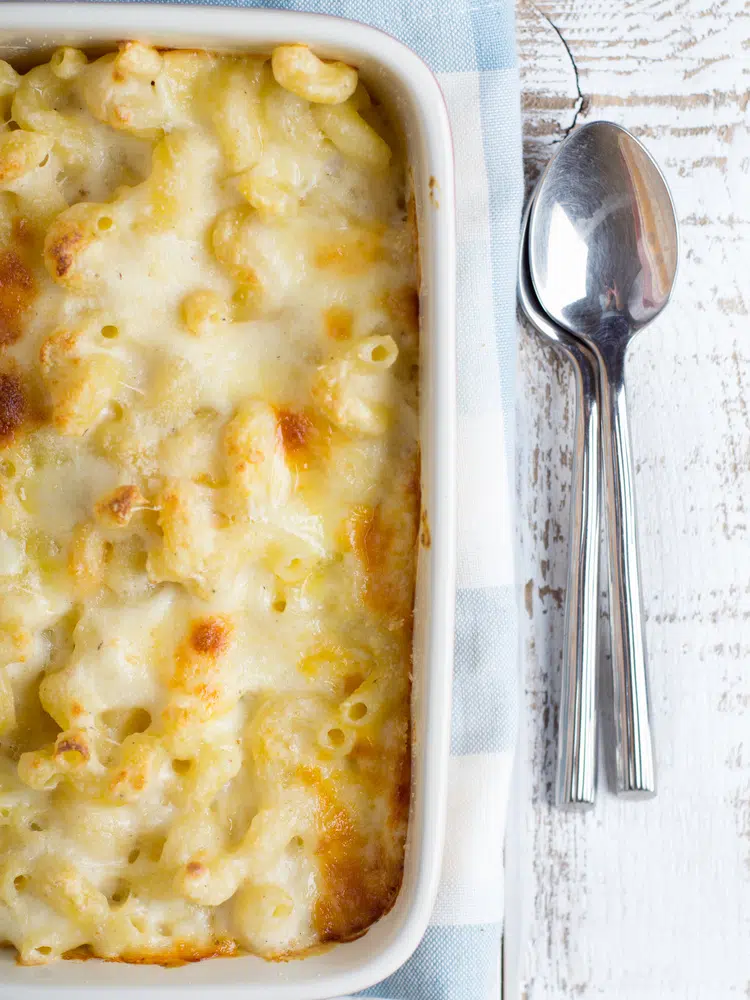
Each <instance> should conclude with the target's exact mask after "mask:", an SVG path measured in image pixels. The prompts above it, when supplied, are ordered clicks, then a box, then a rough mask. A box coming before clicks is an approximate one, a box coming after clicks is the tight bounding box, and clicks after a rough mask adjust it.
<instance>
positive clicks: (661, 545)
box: [506, 0, 750, 1000]
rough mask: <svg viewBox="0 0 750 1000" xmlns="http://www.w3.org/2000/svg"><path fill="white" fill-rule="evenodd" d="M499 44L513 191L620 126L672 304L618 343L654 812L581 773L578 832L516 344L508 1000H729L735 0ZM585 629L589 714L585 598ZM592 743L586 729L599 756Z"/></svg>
mask: <svg viewBox="0 0 750 1000" xmlns="http://www.w3.org/2000/svg"><path fill="white" fill-rule="evenodd" d="M518 31H519V46H520V59H521V67H522V81H523V91H524V98H523V100H524V104H523V107H524V125H525V157H526V167H527V180H528V182H529V183H531V182H532V181H533V180H534V179H535V177H536V176H537V174H538V172H539V169H540V167H541V166H542V165H543V164H544V163H545V161H546V160H547V159H548V157H549V155H550V154H551V152H552V151H553V150H554V148H555V143H557V142H559V141H560V139H561V138H562V137H564V136H565V135H566V134H567V132H568V131H569V130H570V129H571V128H572V127H573V125H574V124H579V123H581V122H584V121H591V120H592V119H597V118H608V119H612V120H614V121H617V122H620V123H622V124H623V125H625V126H627V127H628V128H629V129H631V130H632V131H633V132H634V133H635V134H636V135H637V136H639V137H640V138H641V139H642V140H643V141H644V142H645V143H646V144H647V146H648V148H649V149H650V150H651V152H652V153H653V154H654V155H655V157H656V158H657V160H658V161H659V163H660V164H661V165H662V167H663V169H664V171H665V173H666V175H667V179H668V181H669V183H670V186H671V188H672V191H673V194H674V197H675V201H676V204H677V208H678V214H679V217H680V223H681V232H682V261H681V273H680V276H679V288H678V291H677V294H676V297H675V300H674V302H673V304H672V305H671V306H670V308H669V309H668V311H667V313H666V314H665V315H664V316H663V318H662V319H660V320H658V321H657V322H656V323H655V324H654V325H653V327H652V328H649V330H648V331H647V332H646V333H644V334H643V335H642V338H641V339H639V340H636V342H635V344H634V345H633V348H632V353H631V357H630V360H629V365H628V371H627V375H628V398H629V402H630V412H631V417H632V430H633V436H634V453H635V462H636V488H637V504H638V514H639V527H640V545H641V563H642V575H643V590H644V594H645V611H646V621H647V643H648V649H649V655H650V664H651V681H652V697H653V712H654V725H655V728H656V734H657V740H658V746H657V752H658V763H659V775H658V778H659V794H658V797H657V798H656V799H655V800H654V801H653V802H621V801H619V800H617V799H616V798H615V797H614V796H613V795H612V793H611V791H610V790H609V789H610V787H611V778H610V777H608V775H607V774H606V773H604V772H605V769H604V768H602V769H601V772H602V773H600V784H599V800H598V802H597V807H596V811H595V812H593V813H589V814H586V815H571V814H565V813H561V812H559V811H557V810H556V809H555V808H554V807H553V806H552V805H551V795H552V788H553V775H554V762H555V748H556V737H557V717H556V703H557V687H558V684H559V667H560V660H561V637H562V635H561V633H562V623H563V619H562V605H563V600H564V586H565V579H566V561H567V532H568V516H569V511H568V488H569V480H570V464H571V451H570V448H571V441H572V420H573V413H572V407H571V403H572V395H571V385H570V378H569V372H568V370H567V368H566V366H565V364H564V363H563V362H562V361H560V360H559V359H558V358H556V357H555V355H554V354H553V353H552V352H551V351H550V350H548V349H546V348H544V347H542V346H541V344H540V343H539V342H538V341H537V340H536V339H535V336H534V334H533V333H532V332H531V331H530V330H529V329H528V328H526V327H521V329H520V345H521V346H520V370H519V434H518V441H519V454H518V493H519V503H520V515H521V516H520V531H521V543H522V551H523V574H524V575H523V580H522V583H524V584H525V596H526V613H525V616H524V622H523V626H522V631H523V636H522V642H523V647H522V648H523V670H524V677H523V680H524V687H525V707H526V712H525V733H524V736H523V739H522V772H521V773H522V775H523V779H522V780H523V782H524V788H523V789H522V791H521V794H520V801H521V802H522V807H521V811H520V830H519V842H520V843H521V845H522V855H521V857H520V859H517V858H516V859H514V858H511V857H509V858H508V861H509V863H511V862H512V863H513V864H514V865H515V867H516V870H514V871H510V872H509V877H510V879H511V880H513V879H516V880H517V881H518V884H519V885H520V886H521V900H522V903H521V907H520V909H521V916H520V918H519V923H518V924H517V926H515V927H509V928H508V935H509V938H508V941H507V942H506V945H507V946H508V948H509V950H510V951H512V950H513V949H514V948H516V947H517V949H518V954H517V956H516V957H512V958H511V961H510V962H509V966H510V967H512V968H511V970H510V971H511V972H512V973H513V977H512V978H513V979H515V986H514V988H515V989H516V993H515V996H513V1000H516V997H518V996H523V997H524V998H525V1000H562V998H569V997H583V998H593V997H597V998H602V997H603V998H605V1000H652V998H653V1000H725V998H726V1000H730V998H734V997H740V998H746V997H750V317H749V316H748V309H749V308H750V290H748V280H749V278H750V132H749V124H750V117H749V115H750V112H749V110H748V107H749V100H748V98H749V95H748V88H750V3H748V2H746V0H537V2H536V3H531V2H530V0H519V11H518ZM601 624H602V630H601V631H602V643H601V651H602V673H603V684H602V687H603V691H602V695H603V701H604V708H605V709H607V710H608V706H609V702H610V701H611V688H610V686H609V684H608V668H609V663H608V658H607V637H606V612H605V611H604V602H603V611H602V623H601ZM611 734H612V728H611V716H607V717H605V719H604V734H603V735H604V738H605V740H606V741H608V742H610V743H611ZM608 770H610V771H611V765H610V762H608ZM507 958H508V956H507V955H506V959H507ZM510 982H511V980H510V979H508V983H509V984H510ZM506 992H507V991H506ZM507 995H508V996H509V997H510V996H511V993H510V992H507Z"/></svg>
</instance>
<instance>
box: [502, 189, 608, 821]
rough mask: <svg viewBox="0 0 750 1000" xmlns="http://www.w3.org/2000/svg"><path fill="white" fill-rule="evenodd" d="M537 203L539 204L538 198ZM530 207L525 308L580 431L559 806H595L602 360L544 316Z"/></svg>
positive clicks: (521, 296) (522, 271)
mask: <svg viewBox="0 0 750 1000" xmlns="http://www.w3.org/2000/svg"><path fill="white" fill-rule="evenodd" d="M532 201H533V198H532ZM532 201H530V202H529V204H528V206H527V208H526V212H525V214H524V218H523V226H522V228H521V249H520V254H519V261H518V300H519V302H520V304H521V308H522V309H523V311H524V313H525V314H526V316H527V317H528V319H529V321H530V323H531V324H532V326H534V327H536V329H537V330H538V332H539V333H540V334H541V335H542V337H543V338H544V339H545V340H546V341H547V342H548V343H549V344H551V345H552V346H553V347H554V348H555V349H556V350H558V351H559V352H560V353H561V354H562V355H563V356H565V357H566V358H567V359H568V360H569V361H570V363H571V365H572V367H573V373H574V377H575V395H576V426H575V442H574V448H573V475H572V480H571V495H570V562H569V564H568V586H567V588H566V592H565V594H566V596H565V645H564V647H563V664H562V683H561V687H560V719H559V726H558V734H559V738H558V755H557V804H558V805H560V806H583V807H586V806H592V805H593V804H594V798H595V794H596V625H597V616H598V613H599V401H598V394H599V393H598V386H597V366H596V359H595V358H594V356H593V354H592V353H591V351H589V350H588V348H587V347H585V346H584V345H583V344H582V343H581V342H580V341H579V340H576V338H575V337H572V336H571V335H570V334H569V333H568V332H567V331H566V330H563V329H562V328H561V327H559V326H557V325H556V324H555V323H553V322H552V321H551V320H550V319H549V317H548V316H547V315H546V314H545V313H544V312H543V311H542V309H541V307H540V306H539V303H538V301H537V298H536V295H535V293H534V289H533V286H532V284H531V275H530V274H529V259H528V226H529V212H530V210H531V204H532Z"/></svg>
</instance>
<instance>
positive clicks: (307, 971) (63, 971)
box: [0, 3, 455, 1000]
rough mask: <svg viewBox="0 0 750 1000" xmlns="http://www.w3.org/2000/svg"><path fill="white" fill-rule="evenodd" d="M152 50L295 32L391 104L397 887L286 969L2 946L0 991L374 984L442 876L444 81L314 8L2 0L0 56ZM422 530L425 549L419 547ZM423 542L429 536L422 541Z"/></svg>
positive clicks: (273, 996)
mask: <svg viewBox="0 0 750 1000" xmlns="http://www.w3.org/2000/svg"><path fill="white" fill-rule="evenodd" d="M125 38H139V39H142V40H144V41H148V42H151V43H153V44H157V45H163V46H170V47H175V48H179V47H185V48H207V49H217V50H238V51H251V52H252V51H258V52H270V50H271V49H272V48H273V47H274V46H275V45H277V44H279V43H281V42H305V43H307V44H309V45H310V46H312V47H314V49H315V51H316V52H317V53H318V54H319V55H321V56H323V57H324V58H332V59H342V60H344V61H346V62H348V63H351V64H353V65H355V66H357V67H358V68H359V69H360V72H361V74H362V77H363V79H364V81H365V82H366V83H367V86H368V88H371V89H372V90H373V91H374V92H375V93H376V94H377V96H378V97H379V98H380V99H381V100H383V101H386V102H388V104H389V105H390V107H391V109H392V111H393V112H394V113H395V115H396V117H397V119H398V120H400V122H401V123H402V126H403V130H404V133H405V136H406V138H407V144H408V158H409V164H410V167H411V171H412V176H413V185H414V193H415V198H416V205H417V218H418V227H419V247H420V260H421V309H422V335H421V336H422V393H421V443H422V504H423V512H424V513H423V516H424V517H425V518H426V523H427V525H428V526H429V530H427V531H423V532H422V540H423V544H422V546H421V550H420V560H419V573H418V582H417V600H416V615H415V643H414V683H413V706H412V719H413V768H412V804H411V816H410V821H409V838H408V845H407V853H406V864H405V869H404V881H403V887H402V889H401V892H400V894H399V896H398V899H397V901H396V904H395V906H394V907H393V909H392V910H391V912H390V913H388V914H387V916H385V917H384V918H383V919H382V920H380V921H378V923H376V924H375V925H374V926H373V927H372V928H371V929H370V930H369V931H368V932H367V934H365V935H364V936H363V937H361V938H359V940H357V941H352V942H350V943H347V944H342V945H337V946H335V947H332V948H331V949H329V950H327V951H325V952H323V953H322V954H319V955H315V956H311V957H309V958H305V959H302V960H299V961H293V962H288V963H267V962H264V961H263V960H261V959H259V958H256V957H253V956H247V957H241V958H235V959H215V960H211V961H205V962H201V963H196V964H192V965H186V966H183V967H180V968H176V969H163V968H160V967H154V966H124V965H118V964H112V963H105V962H98V961H89V962H60V963H57V964H55V965H53V966H49V967H34V968H21V967H19V966H17V965H16V964H15V962H14V960H13V958H12V953H11V952H9V951H3V952H2V953H0V995H2V996H8V997H11V996H12V997H14V998H16V997H18V998H22V1000H32V998H35V997H39V998H40V1000H41V998H46V1000H48V998H49V997H50V996H52V995H53V994H54V995H55V998H56V1000H59V998H62V997H68V996H69V997H72V996H74V995H77V994H79V993H80V992H81V990H85V991H90V992H91V993H92V994H93V993H96V994H97V995H98V994H99V993H100V992H101V993H102V995H106V996H107V997H108V998H110V1000H116V998H122V1000H124V998H125V997H126V996H128V997H130V996H135V993H136V991H137V994H138V997H139V1000H145V998H146V997H148V996H152V997H157V996H158V997H159V998H166V997H170V996H177V995H180V996H184V995H185V994H186V993H188V992H191V993H194V994H198V993H200V992H207V993H209V994H213V992H214V991H216V992H217V993H218V992H221V993H222V994H226V993H231V994H234V995H239V996H242V997H244V998H247V1000H250V998H252V1000H323V998H327V997H336V996H341V995H343V994H348V993H354V992H356V991H357V990H361V989H364V988H365V987H367V986H369V985H371V984H373V983H375V982H377V981H379V980H381V979H383V978H385V977H386V976H388V975H389V974H390V973H391V972H393V971H394V970H395V969H396V968H398V966H400V965H401V964H402V963H403V962H404V961H406V959H407V958H408V957H409V956H410V955H411V953H412V952H413V951H414V949H415V948H416V946H417V944H418V943H419V941H420V939H421V937H422V935H423V933H424V930H425V928H426V926H427V921H428V919H429V916H430V912H431V909H432V904H433V900H434V897H435V892H436V889H437V884H438V879H439V875H440V864H441V855H442V844H443V829H444V820H445V798H446V794H445V793H446V772H447V763H448V747H449V734H450V696H451V674H452V661H453V604H454V553H455V503H454V482H455V475H454V473H455V463H454V425H455V360H454V355H455V301H454V297H455V288H454V258H455V230H454V188H453V156H452V148H451V138H450V129H449V125H448V118H447V114H446V109H445V104H444V102H443V98H442V95H441V93H440V89H439V87H438V84H437V81H436V80H435V77H434V76H433V75H432V73H431V72H430V70H429V69H428V68H427V66H425V64H424V63H423V62H422V61H421V60H420V59H419V58H418V57H417V56H416V55H415V54H414V53H413V52H412V51H411V50H410V49H408V48H406V47H405V46H404V45H402V44H401V43H400V42H397V41H396V40H395V39H393V38H391V37H390V36H388V35H386V34H384V33H382V32H380V31H378V30H376V29H374V28H369V27H365V26H364V25H361V24H358V23H355V22H353V21H345V20H342V19H340V18H333V17H325V16H321V15H315V14H298V13H292V12H287V11H270V10H251V9H237V8H234V9H232V8H216V7H193V6H173V5H170V6H163V5H158V4H150V3H148V4H139V3H127V4H112V3H106V4H90V3H82V4H57V3H54V4H53V3H0V56H2V58H5V59H11V60H14V59H16V60H17V59H20V60H22V61H23V62H24V63H28V56H29V54H31V55H32V57H33V58H36V54H37V53H38V54H39V55H38V59H39V61H41V60H42V57H43V58H47V57H48V54H49V52H50V50H51V49H53V48H55V47H56V46H58V45H61V44H69V45H76V46H84V47H85V46H97V47H99V46H102V45H112V44H113V43H114V42H116V41H117V40H119V39H125ZM429 539H431V543H430V542H429ZM424 542H427V543H428V544H427V546H425V544H424Z"/></svg>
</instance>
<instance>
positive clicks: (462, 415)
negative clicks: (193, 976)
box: [209, 0, 523, 1000]
mask: <svg viewBox="0 0 750 1000" xmlns="http://www.w3.org/2000/svg"><path fill="white" fill-rule="evenodd" d="M209 2H210V0H209ZM221 3H224V4H225V5H227V6H235V7H243V6H246V7H275V8H284V9H291V10H307V11H312V12H314V13H322V14H336V15H339V16H341V17H349V18H353V19H355V20H358V21H363V22H365V23H367V24H371V25H374V26H376V27H378V28H381V29H383V30H384V31H387V32H389V33H390V34H392V35H395V36H396V37H397V38H399V39H401V41H403V42H405V43H406V44H407V45H409V46H410V47H411V48H413V49H414V50H415V51H416V52H417V53H418V54H419V55H420V56H421V57H422V58H423V59H424V60H425V61H426V62H427V63H428V64H429V66H430V67H431V68H432V69H433V71H434V72H435V73H436V74H437V77H438V80H439V82H440V86H441V88H442V90H443V93H444V95H445V99H446V102H447V105H448V112H449V115H450V120H451V127H452V130H453V143H454V148H455V157H456V201H457V237H458V264H457V293H458V315H457V321H458V328H457V329H458V356H457V362H458V386H457V400H458V484H457V487H458V564H457V568H458V577H457V593H456V639H455V677H454V683H453V724H452V738H451V761H450V772H449V773H450V787H449V793H448V830H447V840H446V851H445V859H444V862H443V873H442V881H441V885H440V890H439V893H438V898H437V902H436V904H435V910H434V912H433V915H432V919H431V921H430V926H429V928H428V929H427V933H426V934H425V936H424V938H423V940H422V942H421V944H420V945H419V947H418V948H417V950H416V952H415V954H414V955H413V956H412V958H411V959H410V960H409V961H408V962H407V963H406V964H405V965H404V966H403V967H402V968H401V969H399V970H398V971H397V972H395V973H394V974H393V975H392V976H390V977H389V978H388V979H387V980H385V982H382V983H380V984H378V985H376V986H373V987H372V988H371V989H369V990H366V991H365V993H364V994H361V995H362V996H366V997H377V998H380V1000H499V997H500V989H501V987H500V955H501V939H502V921H503V891H504V883H503V835H504V829H505V816H506V805H507V796H508V788H509V784H510V771H511V764H512V758H513V749H514V747H515V742H516V732H517V722H518V705H519V697H518V696H519V690H518V688H519V676H518V650H517V609H518V606H519V602H518V599H517V597H518V595H517V591H516V584H515V580H514V545H513V538H514V536H513V521H514V513H513V478H512V472H511V470H512V468H513V453H514V408H515V397H514V390H515V357H516V323H515V281H516V254H517V241H518V230H519V218H520V210H521V201H522V195H523V183H522V172H521V125H520V113H519V84H518V74H517V70H516V59H515V37H514V0H221ZM216 5H219V4H216Z"/></svg>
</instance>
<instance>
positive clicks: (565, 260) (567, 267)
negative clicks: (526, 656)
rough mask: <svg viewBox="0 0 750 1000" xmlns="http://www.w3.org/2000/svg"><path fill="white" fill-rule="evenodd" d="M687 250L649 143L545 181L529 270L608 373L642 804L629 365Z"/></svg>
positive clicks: (626, 789)
mask: <svg viewBox="0 0 750 1000" xmlns="http://www.w3.org/2000/svg"><path fill="white" fill-rule="evenodd" d="M677 247H678V235H677V220H676V217H675V211H674V205H673V204H672V199H671V197H670V194H669V189H668V188H667V185H666V182H665V180H664V178H663V177H662V175H661V172H660V171H659V168H658V167H657V166H656V164H655V163H654V161H653V160H652V159H651V157H650V156H649V154H648V153H647V152H646V150H645V149H644V148H643V146H642V145H641V144H640V143H639V142H638V141H637V140H636V139H635V138H634V137H633V136H632V135H630V133H629V132H626V131H625V129H622V128H620V127H619V126H617V125H613V124H612V123H610V122H594V123H592V124H590V125H585V126H583V127H582V128H580V129H578V130H577V131H576V132H573V133H572V134H571V136H570V137H569V138H568V139H567V140H566V141H565V142H564V143H563V144H562V145H561V147H560V150H559V152H558V154H557V155H556V156H555V158H554V159H553V160H552V161H551V162H550V164H549V165H548V167H547V169H546V171H545V173H544V176H543V178H542V180H541V183H540V185H539V189H538V192H537V196H536V199H535V201H534V206H533V208H532V212H531V218H530V229H529V263H530V270H531V277H532V281H533V284H534V289H535V291H536V293H537V297H538V299H539V304H540V305H541V306H542V308H543V309H544V311H545V312H546V313H548V315H549V316H550V317H551V319H553V320H554V321H555V322H556V323H559V324H560V325H561V326H563V327H564V328H566V329H567V330H569V331H570V332H571V333H573V334H575V335H576V336H578V337H580V338H581V340H582V341H583V342H584V343H586V344H588V346H589V347H591V349H592V350H593V351H594V353H595V355H596V358H597V360H598V362H599V366H600V376H601V378H600V384H601V400H602V458H603V466H604V483H605V494H606V504H607V521H608V528H609V530H608V537H609V576H610V588H609V590H610V619H611V627H612V667H613V678H614V695H615V726H616V739H617V790H618V792H619V793H620V794H626V795H630V796H633V797H648V796H651V795H653V794H654V793H655V791H656V780H655V773H654V752H653V742H652V735H651V721H650V718H649V714H650V708H649V695H648V682H647V676H646V650H645V644H644V636H643V620H642V609H641V587H640V576H639V571H638V547H637V540H636V518H635V503H634V495H633V472H632V459H631V454H630V433H629V430H628V418H627V409H626V402H625V385H624V367H625V364H624V363H625V353H626V349H627V346H628V344H629V342H630V340H631V338H632V337H633V336H634V334H636V333H637V332H638V331H639V330H641V329H643V327H644V326H646V324H647V323H649V322H650V321H651V320H652V319H653V318H654V317H655V316H657V315H658V314H659V313H660V312H661V310H662V309H663V308H664V306H665V305H666V304H667V301H668V299H669V297H670V295H671V292H672V288H673V285H674V280H675V275H676V272H677Z"/></svg>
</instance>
